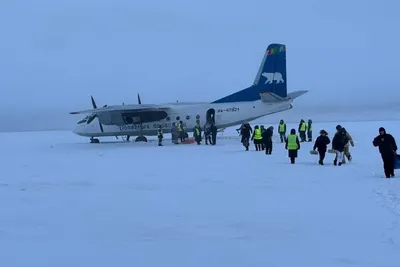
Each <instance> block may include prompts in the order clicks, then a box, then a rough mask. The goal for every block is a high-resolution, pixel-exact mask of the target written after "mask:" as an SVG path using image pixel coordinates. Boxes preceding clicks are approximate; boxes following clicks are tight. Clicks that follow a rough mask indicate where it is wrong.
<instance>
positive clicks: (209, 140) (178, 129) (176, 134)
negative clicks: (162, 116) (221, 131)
mask: <svg viewBox="0 0 400 267" xmlns="http://www.w3.org/2000/svg"><path fill="white" fill-rule="evenodd" d="M203 132H204V139H205V143H206V145H208V144H210V145H215V144H216V143H217V127H216V126H215V124H214V123H206V124H205V125H204V129H203V130H202V129H201V126H200V121H197V123H196V126H195V127H194V129H193V137H194V140H195V142H196V143H197V144H198V145H200V144H201V142H202V140H203V135H202V133H203ZM157 137H158V145H159V146H162V141H163V139H164V134H163V130H162V127H161V126H160V127H159V129H158V130H157ZM171 137H172V143H173V144H179V143H184V142H185V141H186V138H188V137H189V135H188V133H187V132H186V130H185V127H184V126H183V122H182V121H179V123H178V124H175V122H174V123H172V128H171Z"/></svg>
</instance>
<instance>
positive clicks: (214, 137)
mask: <svg viewBox="0 0 400 267" xmlns="http://www.w3.org/2000/svg"><path fill="white" fill-rule="evenodd" d="M210 131H211V141H212V145H216V144H217V131H218V129H217V126H215V124H214V123H212V124H211V127H210Z"/></svg>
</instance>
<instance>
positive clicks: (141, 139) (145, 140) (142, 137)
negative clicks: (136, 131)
mask: <svg viewBox="0 0 400 267" xmlns="http://www.w3.org/2000/svg"><path fill="white" fill-rule="evenodd" d="M135 142H147V138H146V136H144V135H141V136H138V137H136V139H135Z"/></svg>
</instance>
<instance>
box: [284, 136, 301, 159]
mask: <svg viewBox="0 0 400 267" xmlns="http://www.w3.org/2000/svg"><path fill="white" fill-rule="evenodd" d="M285 149H286V150H287V151H288V155H289V158H290V163H291V164H294V163H295V160H296V158H297V154H298V153H297V151H298V150H299V149H300V142H299V138H298V137H297V135H296V130H295V129H291V130H290V134H289V135H288V136H287V138H286V145H285Z"/></svg>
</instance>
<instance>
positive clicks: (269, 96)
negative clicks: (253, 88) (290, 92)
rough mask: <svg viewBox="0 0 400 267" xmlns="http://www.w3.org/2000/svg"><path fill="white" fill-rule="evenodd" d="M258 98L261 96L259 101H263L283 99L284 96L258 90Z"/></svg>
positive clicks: (279, 100) (270, 101)
mask: <svg viewBox="0 0 400 267" xmlns="http://www.w3.org/2000/svg"><path fill="white" fill-rule="evenodd" d="M260 98H261V101H262V102H264V103H273V102H281V101H285V98H282V97H280V96H278V95H276V94H274V93H271V92H260Z"/></svg>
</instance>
